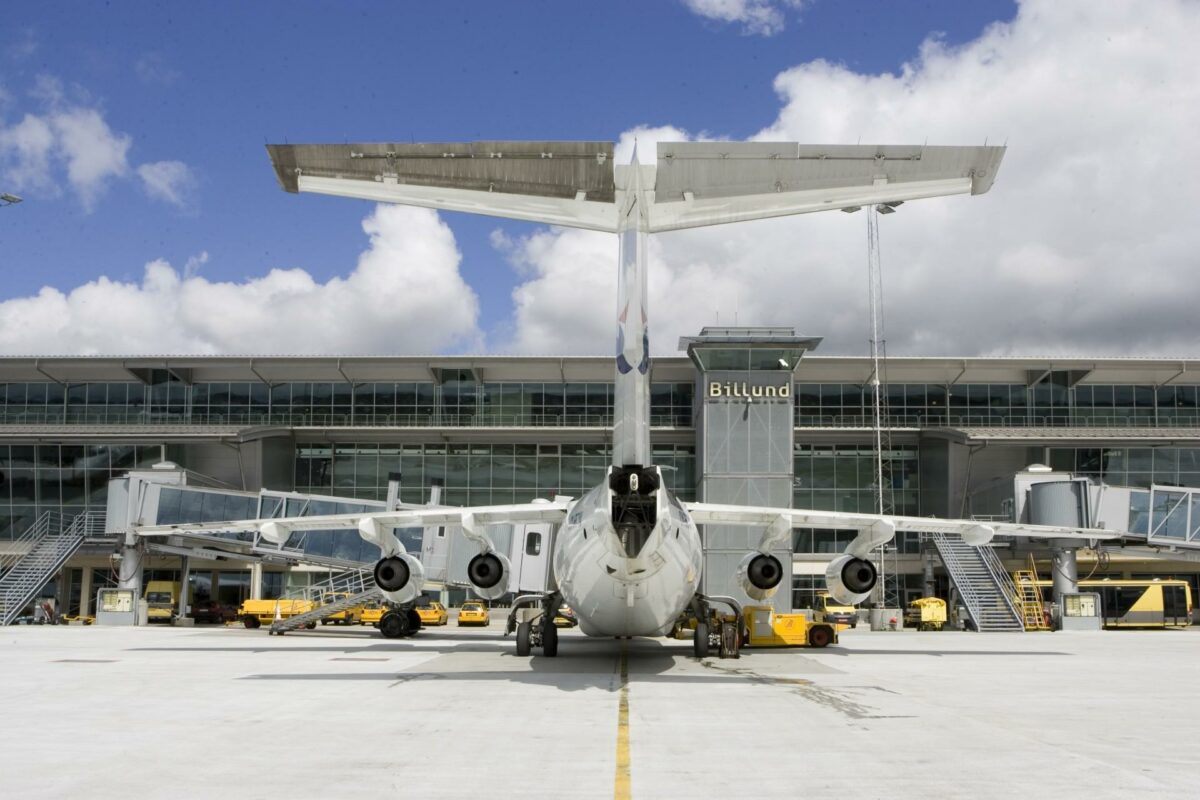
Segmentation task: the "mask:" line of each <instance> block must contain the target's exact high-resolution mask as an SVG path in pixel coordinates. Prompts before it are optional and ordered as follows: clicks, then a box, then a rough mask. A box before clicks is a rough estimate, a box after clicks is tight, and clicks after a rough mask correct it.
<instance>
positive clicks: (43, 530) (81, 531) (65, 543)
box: [0, 511, 104, 625]
mask: <svg viewBox="0 0 1200 800" xmlns="http://www.w3.org/2000/svg"><path fill="white" fill-rule="evenodd" d="M103 532H104V514H103V512H97V511H85V512H84V513H82V514H78V515H76V516H75V517H73V518H71V519H70V520H69V521H68V520H67V519H66V518H65V517H64V516H63V515H62V513H60V512H58V511H46V512H45V513H43V514H42V515H41V516H40V517H38V518H37V519H36V520H35V521H34V523H33V525H31V526H30V528H29V530H28V531H26V532H25V534H24V535H23V536H22V537H21V538H20V539H18V540H16V541H15V542H14V543H13V550H14V551H16V552H12V553H10V554H9V555H6V556H4V559H3V563H0V569H2V572H0V625H11V624H12V623H13V622H14V621H15V620H16V619H17V617H19V616H20V615H21V612H22V611H24V610H25V608H26V607H27V606H28V605H29V603H30V602H32V601H33V599H34V598H35V597H37V594H38V592H40V591H41V590H42V589H43V588H44V587H45V586H46V584H47V583H49V582H50V581H51V579H53V578H54V576H55V575H56V574H58V571H59V570H61V569H62V568H63V565H65V564H66V563H67V561H69V560H70V558H71V556H73V555H75V553H76V552H77V551H78V550H79V548H80V546H81V545H82V544H83V543H84V540H86V539H88V538H90V537H94V536H98V535H101V534H102V533H103ZM21 551H23V552H21Z"/></svg>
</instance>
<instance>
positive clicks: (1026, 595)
mask: <svg viewBox="0 0 1200 800" xmlns="http://www.w3.org/2000/svg"><path fill="white" fill-rule="evenodd" d="M1013 583H1014V585H1015V586H1016V587H1017V606H1018V607H1019V608H1020V609H1021V620H1022V622H1023V623H1024V625H1025V630H1027V631H1048V630H1050V626H1049V625H1047V624H1046V613H1045V610H1044V606H1043V605H1042V589H1041V587H1040V586H1038V583H1037V563H1036V562H1035V561H1034V560H1033V555H1032V554H1030V556H1029V569H1022V570H1017V571H1016V572H1015V573H1014V574H1013Z"/></svg>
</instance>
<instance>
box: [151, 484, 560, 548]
mask: <svg viewBox="0 0 1200 800" xmlns="http://www.w3.org/2000/svg"><path fill="white" fill-rule="evenodd" d="M569 501H570V498H566V497H556V498H555V499H554V500H553V501H552V502H546V503H523V504H518V505H507V506H475V507H467V508H451V507H444V508H410V509H400V510H398V511H369V512H362V513H357V514H329V515H325V516H312V517H279V518H273V519H243V520H233V521H229V522H181V523H178V524H174V525H145V526H141V527H138V528H136V533H137V534H138V535H139V536H170V535H173V534H181V533H240V532H252V531H258V532H259V533H260V534H261V535H262V537H263V538H264V539H266V540H268V541H270V542H273V543H275V544H283V543H284V542H286V541H287V539H288V537H289V536H290V535H291V534H292V532H293V531H306V530H322V531H324V530H337V529H345V530H357V531H358V533H359V535H361V536H362V537H363V538H364V539H366V540H367V541H369V542H374V543H375V544H378V545H379V547H380V549H381V550H382V551H383V554H384V555H385V556H389V555H394V554H395V553H397V552H401V551H402V550H403V547H402V546H401V545H400V543H399V540H397V539H396V536H395V534H394V533H392V531H393V530H394V529H395V528H419V527H428V526H431V525H457V526H461V527H462V528H463V532H464V533H466V534H467V536H468V537H469V538H471V539H474V540H476V541H480V540H481V538H482V540H483V541H487V540H486V535H485V534H483V533H482V532H480V531H479V530H478V529H479V528H481V527H485V526H487V525H496V524H501V523H520V522H552V523H558V522H561V521H562V520H563V519H564V518H565V517H566V510H567V504H568V502H569Z"/></svg>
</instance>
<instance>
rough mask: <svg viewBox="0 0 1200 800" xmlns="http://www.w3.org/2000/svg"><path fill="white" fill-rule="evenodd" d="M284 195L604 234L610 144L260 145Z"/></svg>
mask: <svg viewBox="0 0 1200 800" xmlns="http://www.w3.org/2000/svg"><path fill="white" fill-rule="evenodd" d="M267 152H268V153H269V154H270V156H271V163H272V165H273V166H274V168H275V176H276V178H278V180H279V184H280V186H282V187H283V189H284V190H285V191H288V192H315V193H319V194H332V195H337V196H340V197H356V198H360V199H363V200H374V201H377V202H390V203H402V204H405V205H416V206H423V207H426V208H437V209H445V210H448V211H464V212H469V213H476V214H486V215H490V216H500V217H509V218H513V219H525V220H529V221H532V222H547V223H550V224H555V225H569V226H574V227H583V228H593V229H599V230H612V229H613V226H614V221H615V214H616V212H615V210H614V207H613V200H614V197H615V186H614V182H613V144H612V142H453V143H442V144H439V143H433V144H402V143H394V142H370V143H359V144H271V145H267Z"/></svg>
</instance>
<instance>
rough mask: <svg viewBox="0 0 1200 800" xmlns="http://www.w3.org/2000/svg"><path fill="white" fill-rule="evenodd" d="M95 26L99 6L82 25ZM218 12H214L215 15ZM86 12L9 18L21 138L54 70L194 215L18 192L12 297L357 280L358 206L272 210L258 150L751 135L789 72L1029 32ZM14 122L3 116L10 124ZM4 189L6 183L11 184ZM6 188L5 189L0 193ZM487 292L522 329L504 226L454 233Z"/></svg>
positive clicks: (468, 222) (307, 8) (257, 11)
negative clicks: (146, 283) (495, 239)
mask: <svg viewBox="0 0 1200 800" xmlns="http://www.w3.org/2000/svg"><path fill="white" fill-rule="evenodd" d="M84 8H86V7H84ZM218 9H219V10H218ZM598 9H599V7H597V6H593V5H591V4H583V3H564V2H523V3H514V4H473V3H405V4H390V5H380V4H368V3H311V2H287V3H247V4H240V3H239V4H234V3H226V4H221V5H219V6H217V5H210V4H195V3H161V4H159V3H115V4H112V5H109V6H107V7H103V8H102V7H100V6H95V7H94V10H92V11H90V12H88V11H83V12H81V6H80V5H79V4H76V3H25V4H20V5H18V4H10V5H8V6H6V11H5V17H6V23H5V25H4V26H3V31H4V34H3V37H4V38H5V39H6V41H0V49H2V50H3V56H0V58H2V59H3V60H2V61H0V86H2V87H3V88H4V89H5V90H6V92H7V94H8V95H9V100H8V102H7V108H6V109H4V110H6V112H7V113H6V114H5V115H4V116H6V117H8V118H9V119H10V120H15V119H18V118H19V117H20V116H21V115H22V114H24V113H26V112H30V111H32V112H36V111H37V110H38V108H39V107H38V104H37V101H36V100H34V99H33V98H31V97H30V96H29V93H30V92H31V91H33V90H34V87H35V85H36V83H37V81H38V79H39V76H50V77H53V78H56V79H58V80H59V81H61V82H62V83H63V85H64V87H65V91H66V93H67V94H68V95H71V96H73V97H76V98H78V99H80V100H81V101H82V102H83V103H84V104H86V105H88V106H89V107H97V108H99V109H101V110H102V112H103V115H104V118H105V120H106V121H107V123H108V125H109V127H110V128H111V129H112V130H113V131H115V132H118V133H121V134H126V135H128V136H129V137H131V139H132V144H131V146H130V148H129V152H128V155H129V160H130V162H131V163H144V162H157V161H160V160H175V161H181V162H183V163H184V164H186V165H187V166H188V167H189V168H190V170H191V172H192V173H193V175H194V177H195V186H194V188H193V189H192V190H191V191H190V192H188V193H187V197H186V202H185V204H184V206H183V207H182V208H181V207H176V206H175V205H172V204H170V203H163V202H156V201H155V200H153V199H151V198H149V197H147V196H146V195H145V193H144V192H143V191H141V189H140V188H139V186H138V185H137V183H136V182H134V181H128V180H114V181H111V182H109V183H108V185H107V187H106V188H105V189H104V190H103V192H102V194H100V196H99V198H98V199H97V201H96V203H95V205H94V207H93V208H91V209H90V210H89V209H86V208H85V207H84V206H83V205H82V204H81V203H80V202H79V199H78V197H77V196H75V193H74V192H72V191H70V190H69V188H68V189H67V190H65V191H62V192H60V193H58V196H54V195H53V193H51V192H46V191H37V190H28V191H25V192H23V194H24V195H25V197H26V200H27V202H26V203H25V204H24V205H23V206H20V207H14V208H10V209H5V211H4V212H3V215H2V216H0V240H2V241H3V255H2V259H3V260H2V262H0V272H2V274H3V284H2V285H0V299H7V298H13V297H21V296H25V295H30V294H33V293H35V292H36V291H37V290H38V289H39V288H40V287H41V286H43V285H50V286H54V287H57V288H59V289H61V290H63V291H67V290H69V289H71V288H72V287H74V286H76V285H78V284H80V283H83V282H85V281H88V280H92V279H94V278H96V277H97V276H99V275H102V274H104V275H108V276H110V277H112V278H114V279H125V280H138V279H139V278H140V273H141V269H142V265H143V264H145V263H146V262H148V261H151V260H154V259H159V258H162V259H166V260H167V261H169V262H171V263H172V264H175V265H177V266H181V265H182V264H184V263H185V262H186V261H187V259H188V258H189V257H193V256H195V255H197V254H199V253H201V252H207V253H208V255H209V260H208V262H207V263H206V264H205V265H204V266H203V268H202V270H203V273H204V275H205V276H206V277H208V278H210V279H212V280H226V279H228V280H238V279H241V278H243V277H246V276H252V275H258V274H261V273H264V272H266V271H267V270H269V269H270V268H271V267H278V266H282V267H303V268H304V269H306V270H307V271H309V272H310V273H311V274H312V275H313V276H314V277H315V278H317V279H318V280H325V279H327V278H329V277H330V276H333V275H337V274H342V273H345V272H347V271H348V270H349V269H350V268H351V267H352V266H353V264H354V260H355V258H356V257H357V255H358V253H359V252H360V251H361V250H362V248H363V245H364V237H363V234H362V231H361V229H360V222H361V220H362V218H363V216H364V215H365V214H366V213H367V209H366V208H365V207H364V204H361V203H357V202H350V201H340V200H336V199H331V198H320V197H309V196H302V197H292V196H288V195H285V194H284V193H283V192H281V191H280V190H279V189H278V188H277V186H276V184H275V181H274V179H273V177H272V173H271V171H270V169H269V165H268V161H267V158H266V155H265V152H264V149H263V144H264V142H266V141H283V140H287V141H291V142H304V141H318V142H324V141H332V142H336V141H343V140H349V141H356V140H357V141H363V140H376V139H396V140H408V139H411V140H415V141H439V140H448V141H454V140H471V139H480V138H499V139H506V138H511V139H523V138H534V139H536V138H550V139H554V138H558V139H588V138H596V139H615V138H616V137H617V136H618V135H619V134H620V132H621V131H623V130H626V129H629V128H632V127H634V126H637V125H650V126H654V125H665V124H672V125H675V126H679V127H682V128H685V129H687V130H690V131H693V132H699V131H708V132H711V133H713V134H717V135H722V136H729V137H732V138H743V137H746V136H749V135H751V134H753V133H754V132H755V131H758V130H760V129H761V128H763V127H765V126H767V125H769V124H770V123H771V121H772V120H773V119H774V117H775V115H776V114H777V112H778V110H779V100H778V98H777V96H776V94H775V91H774V89H773V88H772V82H773V79H774V78H775V76H776V75H777V74H778V73H780V72H781V71H783V70H784V69H787V68H788V67H790V66H793V65H795V64H798V63H802V62H806V61H811V60H813V59H818V58H823V59H828V60H831V61H834V62H841V63H844V64H846V65H847V66H849V67H851V68H853V69H854V70H856V71H862V72H886V71H894V70H896V69H898V68H899V67H900V66H901V65H902V64H903V63H904V62H905V61H907V60H911V59H912V58H913V57H914V54H915V53H916V52H917V49H918V46H919V45H920V43H921V42H922V41H923V40H924V39H925V38H926V37H928V36H929V35H930V34H931V33H934V32H942V33H943V34H944V36H945V38H946V40H947V41H948V42H950V43H956V42H961V41H966V40H969V39H971V38H974V37H976V36H978V35H979V33H980V32H981V31H982V30H983V28H984V27H985V26H987V25H988V24H989V23H990V22H992V21H995V20H1007V19H1010V18H1011V17H1012V15H1013V14H1014V7H1013V4H1012V3H1008V2H972V3H960V2H922V3H895V2H829V1H828V0H825V1H823V2H814V3H811V4H809V5H807V6H806V7H804V8H802V9H800V10H799V11H796V10H795V9H790V8H788V9H783V10H782V11H781V13H782V14H783V15H784V18H785V26H784V28H783V30H782V31H781V32H779V33H777V34H775V35H773V36H763V35H753V34H748V33H746V32H745V31H744V29H743V26H742V25H740V24H738V23H736V22H735V23H725V22H721V21H717V20H712V19H706V18H704V17H702V16H700V15H698V14H695V13H692V12H691V11H690V10H689V9H687V8H686V7H685V6H684V5H683V4H681V3H678V2H670V1H669V0H663V1H662V2H636V3H635V2H620V3H608V4H604V6H603V11H599V10H598ZM0 108H3V107H0ZM2 181H3V177H2V173H0V183H2ZM0 188H3V187H2V186H0ZM448 222H449V224H450V225H451V226H452V228H453V230H454V232H455V234H456V238H457V242H458V245H459V247H460V249H461V250H462V252H463V254H464V261H463V265H462V272H463V275H464V276H465V278H466V279H467V281H468V283H469V284H470V285H471V286H472V287H473V288H474V289H475V290H476V291H477V292H478V294H479V296H480V302H481V318H480V326H481V327H482V328H483V329H484V330H485V331H486V330H490V329H492V328H494V327H495V326H496V325H497V324H500V323H502V322H503V321H504V319H505V318H506V317H507V316H508V314H509V311H510V301H509V297H508V295H509V293H510V292H511V290H512V287H513V285H514V284H515V282H516V276H515V275H514V274H513V272H512V270H511V268H510V267H509V266H508V265H507V264H506V263H505V262H504V260H503V258H502V257H501V255H500V254H498V253H497V252H496V251H495V249H494V248H493V247H492V246H491V245H490V244H489V242H488V234H489V233H490V232H491V231H492V230H494V229H495V228H496V227H499V226H503V227H504V228H505V230H506V231H510V232H512V233H513V235H519V234H520V233H522V232H524V231H525V230H526V228H525V227H524V226H521V225H517V224H509V223H500V222H499V221H496V220H492V219H482V218H471V217H467V216H463V215H449V217H448Z"/></svg>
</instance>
